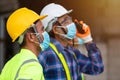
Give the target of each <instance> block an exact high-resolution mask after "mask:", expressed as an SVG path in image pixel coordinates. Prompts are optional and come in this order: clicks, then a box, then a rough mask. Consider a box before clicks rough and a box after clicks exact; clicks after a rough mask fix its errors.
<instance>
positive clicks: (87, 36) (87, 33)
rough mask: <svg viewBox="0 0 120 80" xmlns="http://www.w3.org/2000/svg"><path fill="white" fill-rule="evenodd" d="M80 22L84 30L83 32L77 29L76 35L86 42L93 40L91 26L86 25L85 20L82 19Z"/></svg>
mask: <svg viewBox="0 0 120 80" xmlns="http://www.w3.org/2000/svg"><path fill="white" fill-rule="evenodd" d="M79 24H80V25H82V26H81V27H82V30H83V31H84V32H82V33H81V32H80V31H78V29H77V33H76V36H77V37H79V38H81V39H83V41H84V43H89V42H92V37H91V32H90V27H89V26H88V25H86V24H85V23H83V21H80V22H79Z"/></svg>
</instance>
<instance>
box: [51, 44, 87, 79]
mask: <svg viewBox="0 0 120 80" xmlns="http://www.w3.org/2000/svg"><path fill="white" fill-rule="evenodd" d="M50 47H51V48H52V49H53V50H54V51H55V53H56V54H57V56H58V57H59V59H60V61H61V62H62V65H63V67H64V69H65V73H66V76H67V80H71V77H70V71H69V68H68V65H67V63H66V61H65V59H64V56H63V55H62V54H61V53H58V51H57V49H56V47H55V45H54V44H52V43H50ZM74 58H75V60H76V59H77V57H76V55H75V54H74ZM81 77H82V80H85V78H84V74H83V73H81Z"/></svg>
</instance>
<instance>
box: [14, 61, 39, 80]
mask: <svg viewBox="0 0 120 80" xmlns="http://www.w3.org/2000/svg"><path fill="white" fill-rule="evenodd" d="M30 62H37V60H36V59H29V60H26V61H24V62H23V63H22V64H21V65H20V67H19V69H18V70H17V73H16V75H15V78H14V80H16V79H17V77H18V75H19V72H20V69H21V67H22V66H23V65H25V64H27V63H30Z"/></svg>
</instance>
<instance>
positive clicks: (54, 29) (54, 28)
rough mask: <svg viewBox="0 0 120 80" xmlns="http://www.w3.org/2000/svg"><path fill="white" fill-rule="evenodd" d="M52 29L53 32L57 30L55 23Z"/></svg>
mask: <svg viewBox="0 0 120 80" xmlns="http://www.w3.org/2000/svg"><path fill="white" fill-rule="evenodd" d="M52 30H53V33H56V31H57V28H56V25H54V26H53V29H52Z"/></svg>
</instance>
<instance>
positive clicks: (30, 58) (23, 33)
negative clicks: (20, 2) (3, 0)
mask: <svg viewBox="0 0 120 80" xmlns="http://www.w3.org/2000/svg"><path fill="white" fill-rule="evenodd" d="M45 17H46V15H45V16H39V15H38V14H37V13H35V12H34V11H32V10H30V9H28V8H25V7H23V8H20V9H17V10H16V11H14V12H13V13H12V14H11V15H10V17H9V18H8V20H7V32H8V34H9V35H10V37H11V38H12V42H15V41H18V43H19V44H20V46H21V49H20V52H19V53H18V54H16V55H15V56H14V57H13V58H12V59H10V60H9V61H8V62H7V63H6V64H5V66H4V68H3V70H2V73H1V76H0V80H44V75H43V69H42V66H41V65H40V64H39V62H38V58H37V56H38V54H39V51H44V50H45V49H46V48H47V47H48V46H49V42H50V39H49V35H48V33H47V32H46V31H44V28H43V25H42V23H41V20H42V19H43V18H45Z"/></svg>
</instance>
